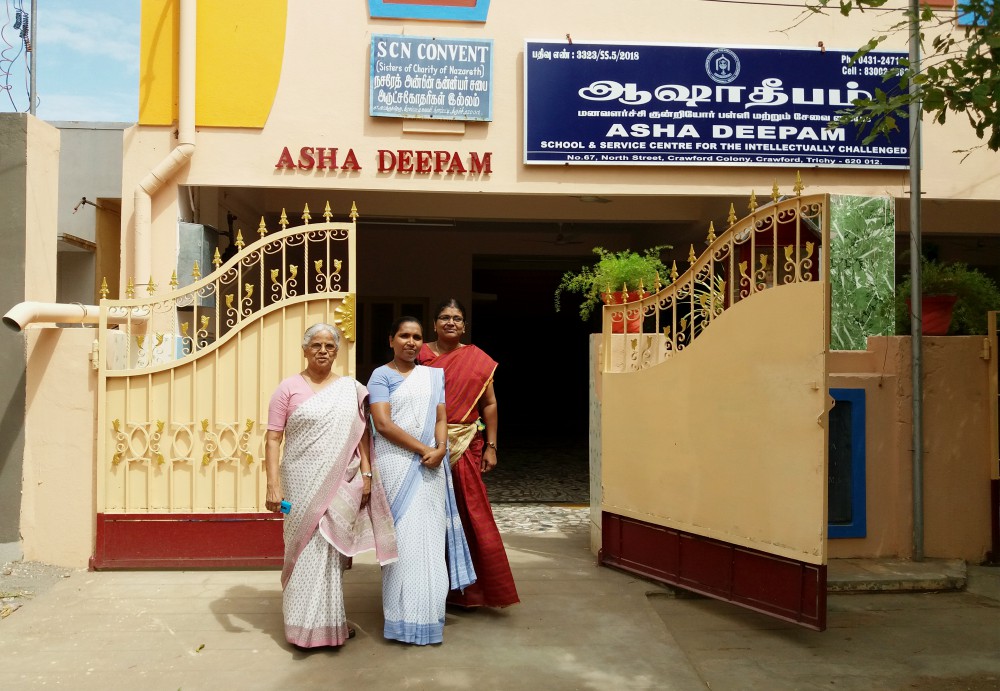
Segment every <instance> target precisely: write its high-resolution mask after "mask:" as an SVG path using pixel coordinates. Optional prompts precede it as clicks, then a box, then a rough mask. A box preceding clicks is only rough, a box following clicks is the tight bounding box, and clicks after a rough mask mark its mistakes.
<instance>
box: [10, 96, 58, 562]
mask: <svg viewBox="0 0 1000 691" xmlns="http://www.w3.org/2000/svg"><path fill="white" fill-rule="evenodd" d="M0 162H2V165H0V182H2V185H0V208H2V209H3V217H2V219H0V256H2V266H3V275H4V279H5V280H4V282H3V284H2V286H0V297H2V299H3V302H4V303H5V306H4V308H3V311H4V312H6V311H7V310H8V309H10V308H11V307H13V306H14V305H16V304H18V303H20V302H22V301H26V300H31V301H35V300H38V301H51V300H53V299H54V298H55V296H56V218H57V216H56V210H57V208H58V201H57V199H58V197H57V195H58V191H59V177H58V170H59V130H57V129H56V128H54V127H52V126H50V125H48V124H46V123H44V122H42V121H41V120H38V119H37V118H35V117H33V116H31V115H27V114H25V113H4V114H3V115H2V116H0ZM0 343H2V349H0V407H2V408H3V410H4V414H3V416H2V418H0V449H2V451H0V560H3V561H6V560H12V559H18V558H20V557H21V555H22V550H23V544H22V534H21V530H20V514H21V509H22V507H23V501H24V499H23V491H24V488H23V468H24V454H25V434H24V415H25V412H24V399H25V341H24V336H23V335H22V334H19V333H13V332H11V331H8V330H7V329H3V333H2V335H0Z"/></svg>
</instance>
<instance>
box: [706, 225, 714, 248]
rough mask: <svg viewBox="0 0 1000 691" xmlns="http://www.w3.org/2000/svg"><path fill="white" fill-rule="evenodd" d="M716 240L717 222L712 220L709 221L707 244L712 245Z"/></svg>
mask: <svg viewBox="0 0 1000 691" xmlns="http://www.w3.org/2000/svg"><path fill="white" fill-rule="evenodd" d="M713 242H715V223H713V222H712V221H709V222H708V237H707V238H705V244H706V245H711V244H712V243H713Z"/></svg>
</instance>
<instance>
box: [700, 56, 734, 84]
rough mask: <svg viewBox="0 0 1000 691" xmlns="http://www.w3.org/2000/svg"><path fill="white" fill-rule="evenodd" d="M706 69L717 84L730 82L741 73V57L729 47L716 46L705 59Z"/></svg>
mask: <svg viewBox="0 0 1000 691" xmlns="http://www.w3.org/2000/svg"><path fill="white" fill-rule="evenodd" d="M705 71H706V72H707V73H708V76H709V77H710V78H711V79H712V81H713V82H715V83H716V84H728V83H729V82H731V81H733V80H734V79H736V78H737V77H738V76H739V75H740V59H739V58H738V57H736V53H734V52H733V51H731V50H729V49H728V48H716V49H715V50H713V51H712V52H711V53H709V54H708V57H707V58H706V59H705Z"/></svg>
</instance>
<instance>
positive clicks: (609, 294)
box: [555, 245, 670, 333]
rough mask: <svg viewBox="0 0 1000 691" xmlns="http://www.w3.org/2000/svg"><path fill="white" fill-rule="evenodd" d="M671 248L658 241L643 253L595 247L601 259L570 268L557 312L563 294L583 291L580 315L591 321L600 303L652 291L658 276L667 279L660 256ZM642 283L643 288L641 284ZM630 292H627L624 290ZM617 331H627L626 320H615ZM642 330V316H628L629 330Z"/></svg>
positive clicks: (557, 301) (558, 306)
mask: <svg viewBox="0 0 1000 691" xmlns="http://www.w3.org/2000/svg"><path fill="white" fill-rule="evenodd" d="M665 249H670V246H669V245H657V246H656V247H650V248H649V249H646V250H643V251H642V252H641V253H639V252H635V251H633V250H622V251H620V252H609V251H608V250H606V249H604V248H603V247H595V248H594V250H593V251H594V254H596V255H597V256H598V257H599V259H598V260H597V263H596V264H593V265H592V266H585V267H583V268H581V269H580V270H579V271H567V272H566V273H565V274H563V277H562V280H561V281H560V282H559V287H558V288H556V293H555V308H556V312H558V311H560V309H561V307H562V304H561V303H562V294H563V293H564V292H567V293H579V294H581V295H582V296H583V301H582V302H581V303H580V318H581V319H583V320H584V321H587V320H588V319H589V318H590V315H591V314H592V313H593V311H594V308H596V307H597V306H598V305H601V304H604V303H608V304H621V303H623V302H624V301H625V299H626V296H627V299H628V301H629V302H634V301H636V300H639V299H641V298H643V297H645V296H646V295H649V292H648V291H647V290H646V289H647V288H651V287H653V286H654V285H656V281H657V277H659V280H660V284H661V285H662V284H664V283H666V281H667V276H668V272H667V267H666V266H664V264H663V262H662V261H661V260H660V252H661V251H663V250H665ZM640 286H642V291H641V292H640V290H639V288H640ZM625 290H627V291H628V292H627V293H625V292H624V291H625ZM612 328H613V329H614V332H615V333H622V332H623V331H624V328H623V324H621V323H618V322H616V323H614V324H612ZM641 330H642V319H641V317H637V318H635V319H630V320H628V331H629V333H638V332H639V331H641Z"/></svg>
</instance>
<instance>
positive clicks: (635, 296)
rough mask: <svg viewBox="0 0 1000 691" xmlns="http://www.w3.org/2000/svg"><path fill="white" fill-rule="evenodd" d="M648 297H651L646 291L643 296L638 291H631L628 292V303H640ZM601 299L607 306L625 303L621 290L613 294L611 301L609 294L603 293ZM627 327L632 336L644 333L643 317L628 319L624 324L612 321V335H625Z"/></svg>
mask: <svg viewBox="0 0 1000 691" xmlns="http://www.w3.org/2000/svg"><path fill="white" fill-rule="evenodd" d="M648 295H649V293H648V292H646V291H645V290H644V291H642V293H641V294H640V293H639V291H638V290H630V291H628V301H629V302H630V303H632V302H638V301H639V300H641V299H642V298H644V297H647V296H648ZM601 299H602V300H604V304H606V305H620V304H622V302H624V301H623V300H622V291H620V290H616V291H614V292H613V293H611V299H610V300H609V299H608V294H607V293H601ZM626 326H627V327H628V332H629V333H630V334H637V333H641V332H642V315H639V316H636V317H631V318H629V317H626V319H625V322H624V323H622V322H619V321H612V322H611V333H615V334H620V333H625V327H626Z"/></svg>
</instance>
